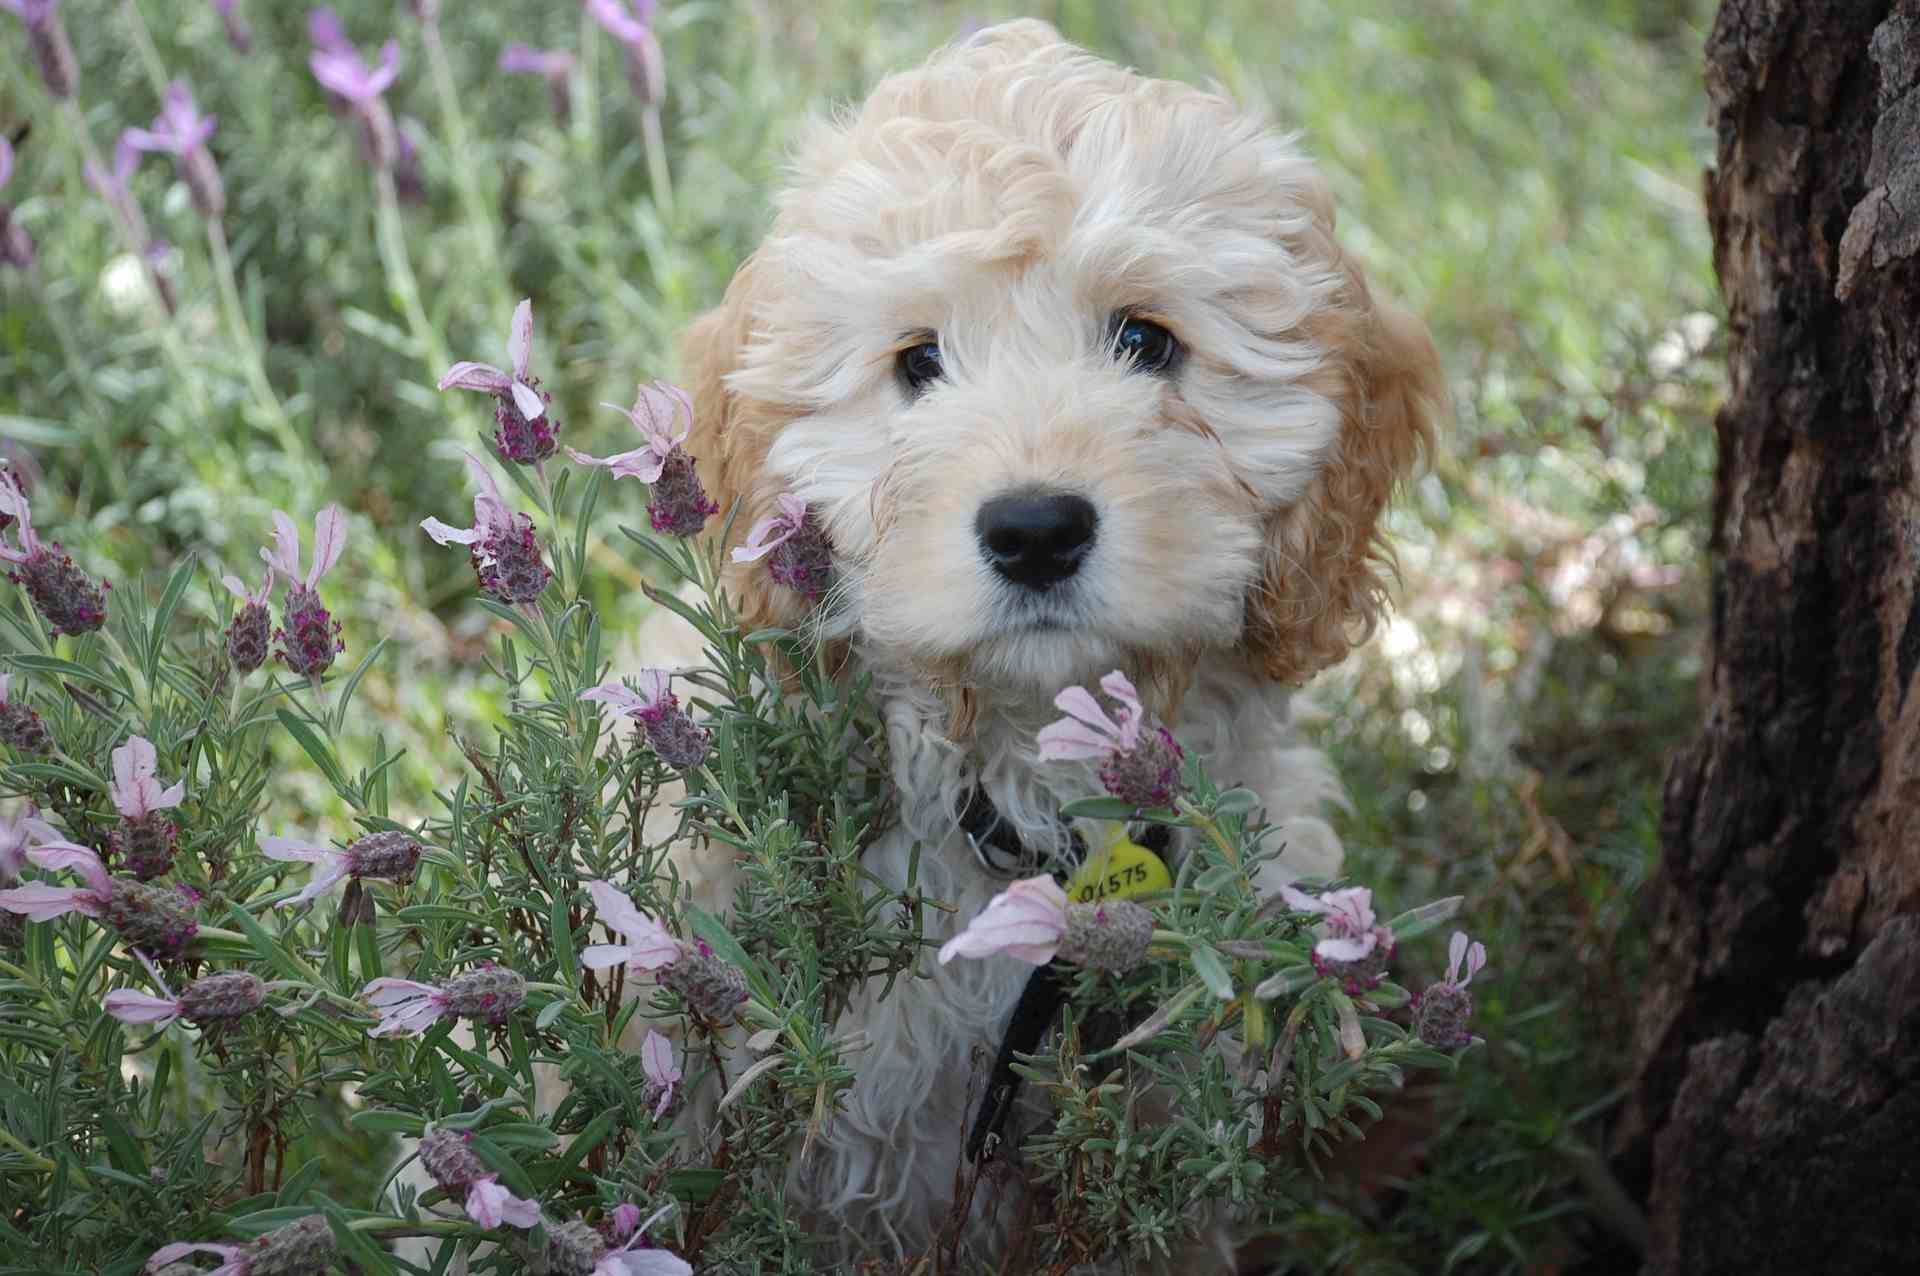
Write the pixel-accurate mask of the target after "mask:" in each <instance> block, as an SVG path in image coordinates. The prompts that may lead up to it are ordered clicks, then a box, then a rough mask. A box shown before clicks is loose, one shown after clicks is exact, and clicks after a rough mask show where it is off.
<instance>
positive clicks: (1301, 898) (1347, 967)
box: [1280, 886, 1395, 997]
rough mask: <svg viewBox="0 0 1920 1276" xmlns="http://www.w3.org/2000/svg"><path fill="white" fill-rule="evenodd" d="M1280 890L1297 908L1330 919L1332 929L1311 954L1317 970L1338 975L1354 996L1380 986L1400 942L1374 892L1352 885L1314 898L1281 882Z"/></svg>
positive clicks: (1327, 924)
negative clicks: (1382, 919)
mask: <svg viewBox="0 0 1920 1276" xmlns="http://www.w3.org/2000/svg"><path fill="white" fill-rule="evenodd" d="M1280 894H1281V897H1282V898H1284V899H1285V900H1286V901H1287V903H1288V904H1289V905H1290V906H1292V907H1293V908H1294V909H1295V910H1297V911H1299V912H1302V913H1318V914H1319V915H1320V916H1322V917H1324V918H1326V928H1327V933H1326V935H1325V936H1324V937H1323V938H1322V939H1321V940H1320V941H1319V942H1318V943H1316V944H1314V946H1313V952H1312V954H1311V955H1312V958H1313V968H1314V969H1315V970H1316V971H1318V972H1319V973H1320V974H1321V975H1323V976H1328V977H1331V978H1334V979H1338V980H1339V981H1340V986H1341V988H1342V989H1343V990H1344V991H1345V992H1346V993H1347V995H1349V996H1352V997H1358V996H1360V995H1361V994H1362V993H1365V992H1369V991H1371V990H1373V989H1375V988H1378V987H1379V986H1380V981H1381V980H1382V979H1385V978H1386V976H1387V966H1388V964H1389V963H1390V962H1392V960H1393V950H1394V947H1395V944H1394V937H1393V931H1392V929H1391V928H1389V927H1386V926H1383V925H1381V924H1380V923H1379V922H1378V921H1377V920H1376V919H1375V917H1374V913H1373V892H1372V891H1370V890H1368V889H1367V888H1366V887H1364V886H1350V887H1348V888H1346V889H1345V890H1337V891H1328V892H1327V893H1326V894H1324V895H1320V896H1313V895H1309V894H1307V893H1306V892H1304V891H1299V890H1295V889H1294V888H1293V887H1291V886H1282V887H1281V888H1280Z"/></svg>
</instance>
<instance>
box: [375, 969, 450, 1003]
mask: <svg viewBox="0 0 1920 1276" xmlns="http://www.w3.org/2000/svg"><path fill="white" fill-rule="evenodd" d="M439 991H440V990H439V989H438V988H436V987H434V986H433V985H432V984H423V983H418V982H416V981H414V980H411V979H395V978H393V977H392V976H390V975H389V976H383V977H381V978H379V979H375V980H373V981H372V982H370V983H369V984H368V985H367V986H366V987H365V988H362V989H361V990H360V996H361V997H362V998H364V999H365V1000H366V1001H367V1003H368V1004H370V1005H375V1006H393V1005H398V1004H400V1003H401V1002H406V1001H412V1000H413V999H414V998H416V997H430V996H432V995H433V994H434V993H437V992H439Z"/></svg>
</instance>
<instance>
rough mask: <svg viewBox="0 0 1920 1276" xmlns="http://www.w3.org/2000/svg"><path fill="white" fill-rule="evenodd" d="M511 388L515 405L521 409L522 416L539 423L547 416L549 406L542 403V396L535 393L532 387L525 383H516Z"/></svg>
mask: <svg viewBox="0 0 1920 1276" xmlns="http://www.w3.org/2000/svg"><path fill="white" fill-rule="evenodd" d="M510 388H511V390H512V391H513V404H514V406H515V407H517V408H519V409H520V415H521V416H523V417H525V418H527V420H529V421H538V420H539V419H540V418H541V417H542V416H543V415H545V413H546V410H547V405H546V404H544V403H542V402H541V401H540V396H539V395H537V394H535V393H534V392H533V387H532V386H530V385H528V384H527V383H526V382H524V381H515V382H514V383H513V385H512V386H511V387H510Z"/></svg>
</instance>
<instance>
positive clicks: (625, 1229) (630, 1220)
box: [613, 1034, 652, 1243]
mask: <svg viewBox="0 0 1920 1276" xmlns="http://www.w3.org/2000/svg"><path fill="white" fill-rule="evenodd" d="M648 1035H649V1036H651V1035H652V1034H648ZM639 1228H640V1207H639V1206H638V1205H635V1204H634V1203H633V1202H631V1201H623V1202H621V1203H620V1204H618V1205H616V1206H614V1207H613V1239H614V1241H615V1242H616V1243H619V1242H624V1241H626V1240H627V1239H628V1238H629V1237H631V1236H632V1235H633V1234H634V1232H636V1231H638V1230H639Z"/></svg>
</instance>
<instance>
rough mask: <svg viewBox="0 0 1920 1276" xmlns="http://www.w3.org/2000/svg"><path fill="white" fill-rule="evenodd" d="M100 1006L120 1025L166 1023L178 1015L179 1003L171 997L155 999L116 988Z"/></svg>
mask: <svg viewBox="0 0 1920 1276" xmlns="http://www.w3.org/2000/svg"><path fill="white" fill-rule="evenodd" d="M101 1005H102V1006H103V1007H104V1008H105V1009H106V1012H107V1013H108V1014H110V1015H112V1016H113V1017H114V1018H115V1019H118V1020H119V1021H120V1022H121V1023H168V1022H171V1021H172V1020H174V1019H176V1018H178V1017H179V1015H180V1003H179V1001H178V1000H176V999H175V998H173V997H155V996H153V995H152V994H150V993H144V992H136V991H134V990H133V989H131V988H116V989H114V990H113V991H112V992H110V993H108V994H107V996H106V1000H104V1001H103V1002H102V1003H101Z"/></svg>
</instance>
